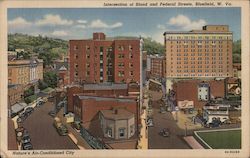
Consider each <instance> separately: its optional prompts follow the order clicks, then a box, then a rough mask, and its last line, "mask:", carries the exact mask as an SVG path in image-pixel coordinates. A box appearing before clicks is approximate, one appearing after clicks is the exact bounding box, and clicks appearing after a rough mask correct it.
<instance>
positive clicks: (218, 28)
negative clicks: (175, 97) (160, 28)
mask: <svg viewBox="0 0 250 158" xmlns="http://www.w3.org/2000/svg"><path fill="white" fill-rule="evenodd" d="M164 37H165V48H166V78H167V79H171V78H225V77H232V75H233V68H232V42H233V34H232V32H231V31H229V26H227V25H206V26H203V29H202V30H192V31H189V32H179V31H178V32H175V31H171V32H165V33H164Z"/></svg>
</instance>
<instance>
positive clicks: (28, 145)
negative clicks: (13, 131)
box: [22, 142, 33, 150]
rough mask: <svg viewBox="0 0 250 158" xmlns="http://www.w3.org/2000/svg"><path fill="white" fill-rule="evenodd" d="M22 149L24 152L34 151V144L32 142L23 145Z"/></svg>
mask: <svg viewBox="0 0 250 158" xmlns="http://www.w3.org/2000/svg"><path fill="white" fill-rule="evenodd" d="M22 149H23V150H32V149H33V146H32V144H31V143H30V142H27V143H22Z"/></svg>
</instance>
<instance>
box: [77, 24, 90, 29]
mask: <svg viewBox="0 0 250 158" xmlns="http://www.w3.org/2000/svg"><path fill="white" fill-rule="evenodd" d="M75 27H76V28H80V29H85V28H86V27H87V26H86V25H76V26H75Z"/></svg>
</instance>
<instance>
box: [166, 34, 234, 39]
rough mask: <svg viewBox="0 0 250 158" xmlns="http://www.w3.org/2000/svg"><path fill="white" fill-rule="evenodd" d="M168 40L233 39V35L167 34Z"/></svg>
mask: <svg viewBox="0 0 250 158" xmlns="http://www.w3.org/2000/svg"><path fill="white" fill-rule="evenodd" d="M166 39H167V40H231V39H232V36H231V35H230V36H206V35H204V36H192V35H191V36H176V35H175V36H173V35H171V36H170V35H168V36H166Z"/></svg>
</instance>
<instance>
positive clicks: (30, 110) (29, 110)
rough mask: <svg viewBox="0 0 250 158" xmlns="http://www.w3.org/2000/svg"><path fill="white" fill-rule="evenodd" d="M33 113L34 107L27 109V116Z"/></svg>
mask: <svg viewBox="0 0 250 158" xmlns="http://www.w3.org/2000/svg"><path fill="white" fill-rule="evenodd" d="M33 111H34V108H33V107H27V108H26V109H25V113H26V114H27V115H30V114H31V113H32V112H33Z"/></svg>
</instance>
